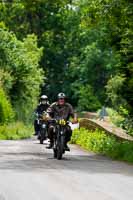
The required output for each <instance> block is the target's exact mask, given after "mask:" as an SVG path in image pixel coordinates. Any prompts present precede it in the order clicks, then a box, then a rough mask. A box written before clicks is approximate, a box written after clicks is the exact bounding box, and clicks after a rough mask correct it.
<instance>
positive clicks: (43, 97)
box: [40, 95, 48, 101]
mask: <svg viewBox="0 0 133 200" xmlns="http://www.w3.org/2000/svg"><path fill="white" fill-rule="evenodd" d="M40 100H41V101H43V100H48V97H47V96H46V95H42V96H41V98H40Z"/></svg>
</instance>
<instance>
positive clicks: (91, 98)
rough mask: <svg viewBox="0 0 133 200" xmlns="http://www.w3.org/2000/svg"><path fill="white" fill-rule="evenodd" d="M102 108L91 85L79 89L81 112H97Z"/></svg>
mask: <svg viewBox="0 0 133 200" xmlns="http://www.w3.org/2000/svg"><path fill="white" fill-rule="evenodd" d="M100 107H101V104H100V102H99V101H98V99H97V97H96V96H95V95H94V92H93V89H92V87H91V86H90V85H86V86H81V87H80V89H79V100H78V109H79V110H80V111H83V110H85V111H95V110H97V109H98V108H100Z"/></svg>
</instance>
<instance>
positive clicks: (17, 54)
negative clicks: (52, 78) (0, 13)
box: [0, 29, 44, 121]
mask: <svg viewBox="0 0 133 200" xmlns="http://www.w3.org/2000/svg"><path fill="white" fill-rule="evenodd" d="M0 52H1V54H0V68H1V70H0V80H1V82H2V84H3V87H4V88H5V90H6V91H7V94H8V95H9V96H10V99H11V102H12V104H13V106H14V108H15V111H16V114H17V115H16V116H17V119H21V120H25V121H27V119H29V115H30V113H31V112H32V111H33V109H34V107H35V105H36V102H37V97H38V96H39V93H40V84H42V82H43V78H44V73H43V71H42V70H41V69H40V68H39V61H40V58H41V55H42V48H40V49H39V48H38V47H37V38H36V36H35V35H28V36H27V38H25V39H23V41H19V40H17V38H16V36H15V34H13V33H11V32H8V31H5V30H3V29H0Z"/></svg>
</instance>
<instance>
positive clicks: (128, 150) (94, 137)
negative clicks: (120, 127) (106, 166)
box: [71, 128, 133, 163]
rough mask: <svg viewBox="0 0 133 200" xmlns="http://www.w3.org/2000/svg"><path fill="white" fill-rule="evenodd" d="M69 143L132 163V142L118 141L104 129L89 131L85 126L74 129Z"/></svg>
mask: <svg viewBox="0 0 133 200" xmlns="http://www.w3.org/2000/svg"><path fill="white" fill-rule="evenodd" d="M71 143H73V144H79V145H80V146H81V147H83V148H85V149H86V150H89V151H93V152H96V153H100V154H103V155H106V156H109V157H111V158H113V159H117V160H123V161H128V162H131V163H133V142H130V141H119V140H118V139H116V138H115V137H114V136H112V135H107V134H105V132H104V131H99V130H96V131H89V130H86V129H85V128H81V129H80V130H79V129H76V130H74V132H73V135H72V139H71Z"/></svg>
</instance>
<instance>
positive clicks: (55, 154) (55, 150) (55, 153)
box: [53, 149, 57, 158]
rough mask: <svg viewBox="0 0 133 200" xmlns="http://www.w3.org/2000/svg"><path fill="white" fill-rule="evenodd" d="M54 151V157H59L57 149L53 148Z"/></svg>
mask: <svg viewBox="0 0 133 200" xmlns="http://www.w3.org/2000/svg"><path fill="white" fill-rule="evenodd" d="M53 151H54V158H57V149H53Z"/></svg>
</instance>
